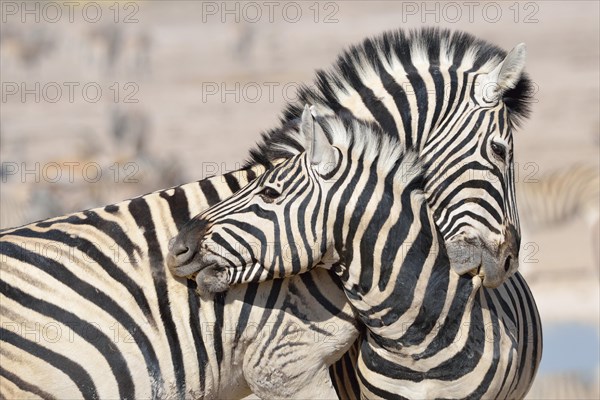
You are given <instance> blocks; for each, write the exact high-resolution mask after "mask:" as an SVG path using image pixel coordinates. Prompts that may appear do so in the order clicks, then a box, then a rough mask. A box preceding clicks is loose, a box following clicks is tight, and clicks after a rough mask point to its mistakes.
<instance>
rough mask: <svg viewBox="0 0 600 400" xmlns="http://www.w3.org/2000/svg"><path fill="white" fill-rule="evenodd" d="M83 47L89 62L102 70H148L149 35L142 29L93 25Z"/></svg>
mask: <svg viewBox="0 0 600 400" xmlns="http://www.w3.org/2000/svg"><path fill="white" fill-rule="evenodd" d="M85 49H86V52H87V53H88V59H89V62H90V63H91V64H92V65H94V66H96V67H97V68H98V69H99V70H100V72H101V73H102V74H105V75H108V76H112V75H114V74H116V73H119V74H121V75H122V74H129V75H135V76H136V77H137V78H140V76H143V75H145V74H147V73H149V72H150V70H151V49H152V37H151V35H150V33H149V32H148V31H147V30H145V29H142V30H139V31H135V30H125V29H123V27H122V26H121V25H115V24H108V25H99V26H95V27H93V28H92V29H90V30H89V31H88V32H87V35H86V40H85Z"/></svg>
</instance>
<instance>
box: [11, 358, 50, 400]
mask: <svg viewBox="0 0 600 400" xmlns="http://www.w3.org/2000/svg"><path fill="white" fill-rule="evenodd" d="M27 375H29V373H27ZM0 376H2V377H4V378H5V379H7V380H8V381H10V382H12V383H13V385H15V386H17V387H18V388H19V389H21V390H24V391H26V392H29V393H33V394H35V395H36V396H39V397H41V398H42V399H48V400H54V399H56V397H54V396H53V395H51V394H50V393H48V392H46V391H45V390H43V389H40V388H39V387H38V386H36V385H34V384H32V383H30V382H25V381H24V380H23V379H21V378H19V377H18V376H17V375H15V374H13V373H12V372H9V371H7V370H6V369H4V368H3V367H1V366H0Z"/></svg>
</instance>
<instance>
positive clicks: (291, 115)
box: [247, 28, 533, 165]
mask: <svg viewBox="0 0 600 400" xmlns="http://www.w3.org/2000/svg"><path fill="white" fill-rule="evenodd" d="M506 54H507V53H506V51H504V50H502V49H501V48H499V47H497V46H495V45H493V44H491V43H489V42H486V41H484V40H482V39H478V38H476V37H475V36H473V35H470V34H468V33H466V32H461V31H451V30H448V29H438V28H422V29H416V30H411V31H407V32H405V31H403V30H395V31H389V32H385V33H383V34H382V35H380V36H377V37H374V38H367V39H365V40H364V41H363V42H362V43H361V44H359V45H355V46H351V47H350V48H349V49H347V50H346V51H344V52H343V53H342V54H341V55H340V56H339V57H338V59H337V61H336V62H335V63H334V64H333V66H332V67H330V68H329V69H328V70H317V73H316V79H315V80H314V83H313V85H312V86H308V85H301V86H300V88H299V89H298V100H297V101H296V102H294V103H289V104H288V105H287V106H286V108H285V110H284V112H283V115H282V117H281V119H280V123H281V125H280V127H279V128H276V129H273V130H269V131H266V132H264V133H263V134H262V140H261V143H260V144H259V145H258V146H257V148H255V149H254V150H252V151H251V152H250V160H248V163H247V164H248V165H252V164H254V163H257V162H258V163H263V164H266V165H269V153H270V151H269V147H270V146H271V144H273V143H278V142H279V140H280V139H282V138H285V137H286V136H287V135H281V134H280V133H281V132H282V131H283V132H286V131H288V130H290V129H294V126H295V125H297V124H298V123H299V121H300V116H301V115H302V110H303V108H304V105H305V104H310V105H315V107H316V109H317V111H318V113H319V115H334V114H335V115H339V116H348V114H349V112H348V110H347V109H346V108H344V107H342V106H341V105H340V104H339V103H338V101H337V100H336V94H337V93H339V92H345V91H346V86H347V85H348V83H349V82H352V81H353V80H355V79H357V77H359V76H361V74H364V72H365V71H379V70H380V69H381V65H382V61H386V63H388V64H389V63H394V62H398V61H397V60H406V59H408V58H409V59H410V60H411V62H412V63H414V64H417V63H420V62H423V63H426V64H427V65H431V66H440V65H443V66H447V68H448V69H454V70H455V71H457V72H463V71H467V70H472V71H478V72H481V73H487V72H491V71H492V70H493V69H494V68H495V67H496V66H497V65H498V64H499V63H500V62H502V60H504V58H505V57H506ZM414 64H413V65H414ZM415 73H417V72H415ZM532 96H533V85H532V83H531V81H530V79H529V78H528V76H527V74H525V73H523V74H522V75H521V78H520V79H519V81H518V83H517V84H516V86H515V87H514V88H512V89H508V90H506V91H505V92H504V93H503V97H502V100H503V102H504V104H505V105H506V107H507V109H508V118H509V123H511V124H512V125H513V126H519V125H520V122H521V121H522V120H523V119H524V118H526V117H528V116H529V112H530V104H531V102H532ZM350 114H351V113H350ZM357 117H359V118H360V115H358V116H357ZM283 144H284V145H285V143H283Z"/></svg>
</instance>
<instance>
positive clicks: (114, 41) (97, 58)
mask: <svg viewBox="0 0 600 400" xmlns="http://www.w3.org/2000/svg"><path fill="white" fill-rule="evenodd" d="M86 37H87V46H86V47H88V48H89V50H90V51H91V53H90V54H89V55H88V57H89V60H90V62H91V63H92V64H93V65H96V66H98V67H100V68H101V69H103V70H104V72H105V73H107V74H110V73H112V72H113V69H114V67H115V64H116V63H117V60H118V58H119V56H120V55H121V49H122V45H123V30H122V28H121V26H120V25H118V24H113V25H99V26H94V27H93V28H91V29H90V30H89V31H88V32H87V35H86Z"/></svg>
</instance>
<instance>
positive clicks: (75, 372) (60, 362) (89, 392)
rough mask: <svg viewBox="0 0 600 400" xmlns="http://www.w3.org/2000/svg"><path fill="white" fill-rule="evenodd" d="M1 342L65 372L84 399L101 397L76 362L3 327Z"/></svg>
mask: <svg viewBox="0 0 600 400" xmlns="http://www.w3.org/2000/svg"><path fill="white" fill-rule="evenodd" d="M0 340H2V341H4V342H6V343H9V344H12V345H13V346H15V347H18V348H19V349H22V350H23V351H25V352H27V353H29V354H31V355H32V356H34V357H37V358H40V359H42V360H44V362H46V363H48V364H50V365H52V366H53V367H54V368H56V369H58V370H60V371H62V372H64V373H65V375H67V376H69V378H70V379H71V382H73V383H74V384H75V385H76V386H77V388H78V389H79V391H80V392H81V395H82V396H83V398H84V399H97V398H98V397H99V396H98V392H97V391H96V385H94V381H93V380H92V378H91V377H90V375H89V374H88V373H87V372H86V370H85V369H84V368H83V367H82V366H81V365H79V364H78V363H76V362H75V361H72V360H70V359H68V358H67V357H65V356H63V355H61V354H58V353H56V352H54V351H52V350H49V349H47V348H45V347H43V346H40V345H39V344H37V343H35V342H32V341H30V340H27V339H25V338H22V337H21V336H19V335H17V334H16V333H14V332H12V331H9V330H7V329H4V328H2V327H0Z"/></svg>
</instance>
